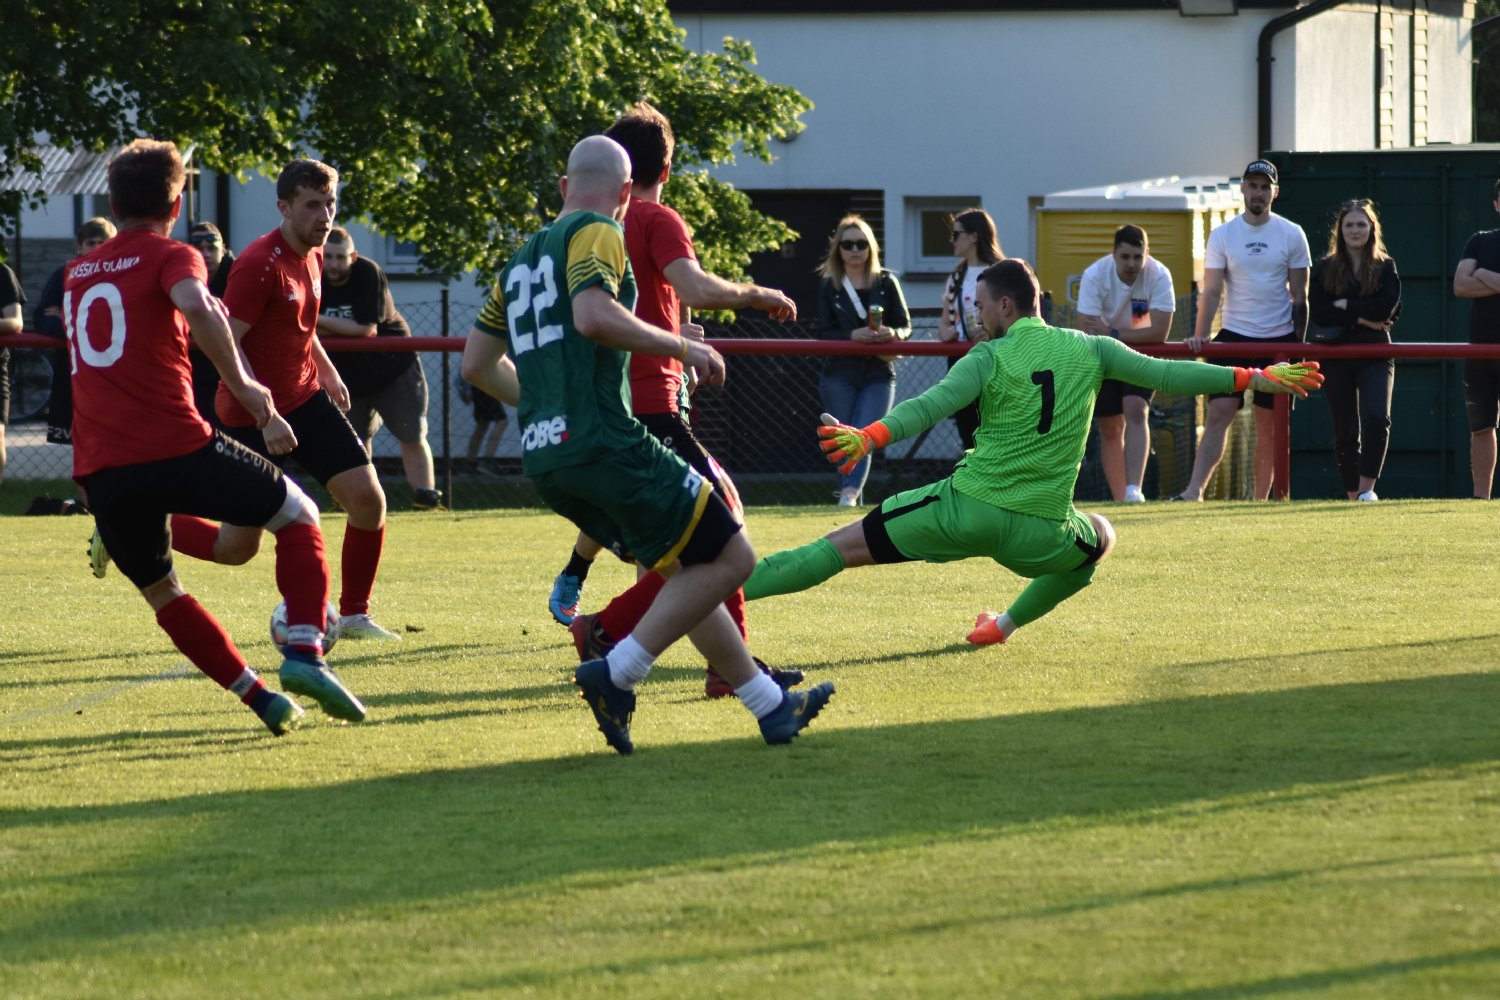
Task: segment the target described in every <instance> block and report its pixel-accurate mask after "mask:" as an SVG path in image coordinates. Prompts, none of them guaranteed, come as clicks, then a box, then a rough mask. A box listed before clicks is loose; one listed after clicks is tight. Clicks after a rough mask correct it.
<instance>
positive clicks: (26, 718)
mask: <svg viewBox="0 0 1500 1000" xmlns="http://www.w3.org/2000/svg"><path fill="white" fill-rule="evenodd" d="M197 672H198V668H197V667H195V666H193V665H192V664H191V663H179V664H178V665H177V666H175V667H173V668H172V669H171V670H163V671H162V672H161V673H159V674H152V675H151V676H150V677H143V678H141V679H140V680H136V681H124V682H123V683H120V684H116V685H115V686H114V687H111V688H106V689H105V690H103V691H96V692H94V693H93V694H86V695H83V696H82V697H80V698H74V699H73V700H72V701H68V702H64V703H63V704H61V705H54V706H52V707H51V708H37V709H33V710H31V711H29V712H21V713H19V714H17V715H7V716H5V717H4V718H0V726H9V725H14V724H15V723H18V722H32V721H34V720H36V719H45V718H48V717H49V716H53V715H66V714H69V713H72V712H76V711H78V710H79V709H81V708H86V707H88V706H89V705H97V704H99V702H101V701H108V700H109V699H111V698H115V697H118V696H119V695H122V694H124V693H125V692H126V691H131V690H134V689H135V688H138V687H141V686H143V685H145V684H153V683H155V682H156V681H175V680H178V679H180V678H183V677H191V676H193V674H195V673H197Z"/></svg>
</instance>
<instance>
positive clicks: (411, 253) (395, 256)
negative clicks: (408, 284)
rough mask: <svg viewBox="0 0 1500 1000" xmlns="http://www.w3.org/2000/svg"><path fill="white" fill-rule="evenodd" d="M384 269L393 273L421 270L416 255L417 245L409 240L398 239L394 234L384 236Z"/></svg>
mask: <svg viewBox="0 0 1500 1000" xmlns="http://www.w3.org/2000/svg"><path fill="white" fill-rule="evenodd" d="M385 270H387V271H391V272H393V273H395V274H416V273H417V272H419V271H421V270H422V263H421V260H420V259H419V258H418V255H417V245H416V244H415V243H413V242H412V241H411V240H398V239H396V237H394V236H387V237H386V238H385Z"/></svg>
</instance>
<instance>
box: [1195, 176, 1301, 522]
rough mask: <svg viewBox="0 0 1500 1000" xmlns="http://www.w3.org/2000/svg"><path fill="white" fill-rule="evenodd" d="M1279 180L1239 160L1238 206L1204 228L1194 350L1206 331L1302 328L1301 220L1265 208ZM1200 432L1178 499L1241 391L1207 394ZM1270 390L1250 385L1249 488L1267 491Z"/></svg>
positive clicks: (1251, 337)
mask: <svg viewBox="0 0 1500 1000" xmlns="http://www.w3.org/2000/svg"><path fill="white" fill-rule="evenodd" d="M1278 190H1279V188H1278V187H1277V184H1276V165H1275V164H1273V163H1269V162H1267V161H1266V160H1256V161H1255V162H1254V163H1251V164H1250V165H1249V166H1247V167H1246V168H1245V172H1244V176H1243V179H1242V180H1241V181H1240V194H1241V195H1242V196H1243V197H1244V200H1245V211H1244V212H1242V213H1240V214H1239V215H1237V216H1235V217H1234V218H1233V219H1230V220H1229V221H1228V222H1226V223H1224V224H1223V225H1222V226H1219V227H1218V228H1217V229H1215V230H1214V231H1213V232H1212V233H1210V234H1209V236H1208V248H1207V251H1206V253H1205V254H1204V258H1203V295H1202V297H1201V299H1200V301H1199V303H1198V318H1197V322H1196V323H1195V324H1194V326H1193V336H1192V337H1191V338H1190V339H1189V340H1188V341H1187V344H1188V347H1189V348H1191V349H1192V350H1193V351H1195V352H1197V351H1200V350H1202V347H1203V345H1204V344H1206V343H1208V341H1209V340H1210V339H1215V340H1217V341H1218V343H1221V344H1229V343H1239V344H1244V343H1254V344H1277V343H1287V344H1299V343H1301V342H1302V339H1303V335H1304V334H1305V333H1306V331H1307V272H1308V268H1309V267H1310V266H1311V264H1312V255H1311V253H1310V252H1309V251H1308V248H1307V234H1306V233H1304V232H1303V231H1302V227H1301V226H1299V225H1297V224H1296V223H1294V222H1289V221H1288V220H1286V219H1284V218H1282V217H1281V216H1279V215H1277V214H1275V213H1274V212H1272V211H1271V203H1272V202H1274V201H1275V200H1276V194H1277V192H1278ZM1221 301H1222V302H1223V305H1224V323H1223V326H1222V327H1220V329H1219V335H1218V337H1216V338H1211V337H1210V332H1211V330H1212V327H1213V318H1214V314H1215V313H1217V312H1218V311H1219V304H1220V302H1221ZM1269 361H1270V359H1269V358H1266V357H1265V356H1260V357H1254V358H1214V359H1213V363H1214V364H1216V365H1231V366H1252V367H1253V366H1255V365H1262V364H1266V363H1269ZM1208 399H1209V402H1208V416H1207V417H1206V418H1205V419H1204V426H1203V438H1202V440H1200V441H1199V442H1198V455H1197V458H1196V459H1194V461H1193V475H1192V478H1191V479H1189V480H1188V484H1187V488H1186V489H1184V490H1183V491H1182V493H1181V495H1179V496H1177V497H1175V498H1174V499H1177V500H1202V499H1203V488H1204V486H1206V485H1207V483H1208V480H1209V479H1210V478H1211V477H1212V476H1213V474H1214V470H1215V469H1216V468H1218V466H1219V461H1220V459H1222V458H1223V457H1224V441H1225V438H1226V437H1227V435H1228V433H1229V425H1230V424H1232V423H1233V422H1234V417H1235V414H1236V413H1238V412H1239V410H1240V407H1242V406H1244V405H1245V396H1244V393H1242V392H1241V393H1223V394H1219V395H1213V396H1210V397H1209V398H1208ZM1273 400H1274V397H1273V396H1272V395H1271V394H1270V393H1262V392H1257V393H1255V494H1254V499H1256V500H1264V499H1266V498H1267V497H1268V496H1270V494H1271V477H1272V474H1273V472H1274V471H1275V462H1276V456H1275V452H1274V450H1273V447H1272V443H1271V437H1272V431H1273V429H1274V416H1273V411H1272V409H1271V407H1272V405H1273Z"/></svg>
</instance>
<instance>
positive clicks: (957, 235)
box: [937, 208, 1005, 451]
mask: <svg viewBox="0 0 1500 1000" xmlns="http://www.w3.org/2000/svg"><path fill="white" fill-rule="evenodd" d="M948 241H949V242H950V243H952V244H953V253H954V255H955V256H956V257H958V258H959V261H958V266H957V267H955V268H954V269H953V273H952V274H950V275H948V283H947V284H946V285H945V286H944V287H943V311H942V314H941V315H940V316H939V317H938V329H937V335H938V339H939V340H946V341H953V340H958V341H981V340H989V339H990V335H989V334H988V333H986V332H985V329H984V324H983V323H981V322H979V302H978V281H979V273H980V272H981V271H983V270H984V269H985V268H987V267H989V266H990V265H991V264H993V263H995V262H996V261H998V260H1003V259H1004V257H1005V254H1004V253H1003V252H1002V251H1001V249H1000V240H999V238H998V237H997V236H996V235H995V220H994V219H992V218H990V213H988V212H986V211H985V210H984V209H982V208H966V209H964V210H963V211H962V212H959V213H958V214H957V215H955V216H954V217H953V231H952V232H951V233H950V234H949V235H948ZM957 363H958V358H957V357H950V358H949V359H948V367H949V368H952V367H953V366H954V365H955V364H957ZM953 423H954V425H955V426H956V427H957V428H958V439H959V441H960V442H962V444H963V448H964V450H965V451H968V450H969V449H970V448H972V447H974V432H975V431H976V430H978V429H979V404H978V403H977V402H974V403H970V404H969V405H968V406H965V407H964V408H963V409H961V410H959V411H958V412H957V413H955V414H953Z"/></svg>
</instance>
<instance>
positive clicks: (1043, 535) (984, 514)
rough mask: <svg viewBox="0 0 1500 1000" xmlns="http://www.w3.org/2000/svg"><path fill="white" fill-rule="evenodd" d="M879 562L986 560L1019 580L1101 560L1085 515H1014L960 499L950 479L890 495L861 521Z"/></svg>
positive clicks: (1094, 532)
mask: <svg viewBox="0 0 1500 1000" xmlns="http://www.w3.org/2000/svg"><path fill="white" fill-rule="evenodd" d="M864 525H865V541H866V543H867V544H868V545H869V547H870V553H871V554H872V555H873V556H874V557H875V561H876V562H882V563H887V562H903V561H906V560H914V559H920V560H922V561H924V562H935V563H941V562H952V561H953V560H955V559H969V558H972V557H974V556H988V557H989V558H991V559H993V560H995V562H997V563H999V564H1000V565H1002V566H1004V567H1005V568H1006V569H1008V570H1010V571H1011V572H1012V573H1015V574H1017V575H1019V576H1025V577H1038V576H1046V575H1047V574H1049V573H1067V572H1071V571H1072V570H1075V569H1078V568H1079V567H1081V566H1085V565H1087V564H1088V563H1091V562H1093V561H1095V560H1096V559H1098V558H1099V533H1098V532H1097V531H1096V530H1095V529H1094V522H1093V521H1091V520H1089V517H1088V515H1087V514H1082V513H1079V512H1078V511H1076V510H1075V511H1072V512H1071V513H1069V514H1068V516H1067V517H1066V518H1064V519H1063V520H1061V521H1050V520H1047V519H1046V518H1041V517H1033V516H1032V515H1030V514H1018V513H1016V512H1015V511H1013V510H1006V509H1005V508H1003V507H996V506H994V505H993V504H988V503H985V502H984V501H983V500H976V499H974V498H973V497H970V496H965V495H964V494H962V493H960V492H958V491H957V490H955V489H954V488H953V480H952V479H944V480H943V481H941V482H937V483H933V484H932V485H930V486H922V487H919V488H918V489H914V490H907V491H906V492H905V493H897V494H896V495H895V496H893V497H888V498H887V499H886V501H885V502H884V503H882V504H881V505H880V506H879V507H878V508H876V509H875V510H873V511H871V512H870V513H869V514H868V515H867V516H866V517H865V521H864Z"/></svg>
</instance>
